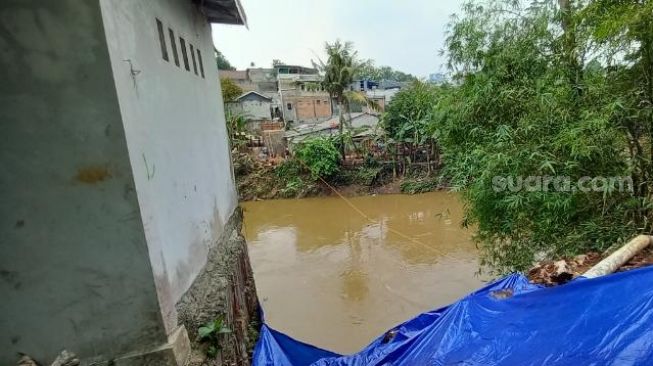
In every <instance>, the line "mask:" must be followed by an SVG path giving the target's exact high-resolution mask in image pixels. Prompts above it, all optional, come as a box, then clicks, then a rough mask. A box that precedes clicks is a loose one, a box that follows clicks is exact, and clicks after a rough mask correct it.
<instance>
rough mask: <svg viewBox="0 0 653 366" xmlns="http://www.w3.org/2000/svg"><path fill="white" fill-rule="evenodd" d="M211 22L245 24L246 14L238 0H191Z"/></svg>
mask: <svg viewBox="0 0 653 366" xmlns="http://www.w3.org/2000/svg"><path fill="white" fill-rule="evenodd" d="M191 1H192V2H193V3H194V4H196V5H197V7H198V8H199V9H200V11H201V12H202V13H203V14H204V15H205V16H206V18H207V19H208V21H209V22H211V23H222V24H239V25H244V26H247V16H246V15H245V11H244V10H243V6H242V5H241V4H240V0H191Z"/></svg>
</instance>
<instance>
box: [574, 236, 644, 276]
mask: <svg viewBox="0 0 653 366" xmlns="http://www.w3.org/2000/svg"><path fill="white" fill-rule="evenodd" d="M651 243H653V236H650V235H638V236H636V237H635V238H634V239H633V240H631V241H629V242H628V243H626V244H624V246H622V247H621V248H619V249H617V250H616V251H615V252H614V253H612V254H610V255H609V256H608V257H607V258H605V259H603V260H602V261H600V262H599V263H597V264H596V265H595V266H594V267H592V268H590V269H589V270H588V271H587V272H585V274H583V276H584V277H587V278H596V277H601V276H605V275H607V274H610V273H613V272H614V271H616V270H617V269H619V267H621V266H623V265H624V264H626V262H628V261H629V260H630V259H631V258H632V257H634V256H635V254H637V253H639V252H640V251H641V250H642V249H644V248H646V247H648V246H649V245H650V244H651Z"/></svg>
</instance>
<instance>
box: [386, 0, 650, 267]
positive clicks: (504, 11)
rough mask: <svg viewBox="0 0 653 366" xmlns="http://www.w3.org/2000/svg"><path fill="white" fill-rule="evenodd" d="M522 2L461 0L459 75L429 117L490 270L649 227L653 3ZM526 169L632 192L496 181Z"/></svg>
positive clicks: (455, 36)
mask: <svg viewBox="0 0 653 366" xmlns="http://www.w3.org/2000/svg"><path fill="white" fill-rule="evenodd" d="M519 4H520V3H519V2H513V1H493V2H490V3H484V4H482V5H481V4H480V3H468V4H466V5H465V6H464V13H463V14H462V16H461V17H457V18H455V19H454V20H453V22H452V23H451V25H450V28H449V36H448V39H447V44H446V54H447V55H448V59H449V67H450V69H451V72H452V73H453V74H454V80H455V82H454V85H452V86H444V87H440V88H439V90H438V91H437V93H436V94H437V96H434V97H433V99H432V100H433V104H434V105H435V107H434V108H433V110H432V111H431V120H430V123H431V124H432V125H433V127H434V131H435V134H436V135H437V137H438V141H439V144H440V146H441V147H442V150H443V153H444V160H445V166H446V168H445V169H446V171H445V174H446V175H447V176H448V177H449V178H450V179H451V181H452V183H453V184H454V186H455V187H456V188H458V189H460V190H461V191H462V192H463V196H464V199H465V201H466V203H467V221H466V223H467V224H469V225H473V226H475V227H476V228H477V240H478V242H479V244H480V246H481V248H482V249H483V251H484V254H485V255H484V263H485V264H488V265H491V266H492V267H494V268H495V269H498V270H500V271H507V270H512V269H524V268H525V267H527V266H529V265H530V264H531V263H532V261H533V258H534V257H535V256H536V255H545V256H549V257H558V256H563V255H570V254H575V253H578V252H582V251H587V250H603V249H606V248H607V247H608V246H610V245H611V244H613V243H615V242H617V241H619V240H624V239H627V238H629V237H630V236H632V235H634V234H635V233H636V232H638V231H650V230H651V219H652V217H651V212H652V210H653V201H652V199H651V192H652V190H653V182H652V178H653V177H652V175H653V170H652V165H651V164H652V158H653V151H652V150H651V141H652V140H653V113H652V111H653V23H652V22H653V16H652V14H653V2H651V1H645V2H640V1H614V0H597V1H594V2H592V3H591V4H590V5H587V6H583V5H581V4H580V3H576V2H573V3H571V2H568V1H566V0H561V1H560V2H559V4H558V3H557V2H553V1H544V2H541V1H540V2H533V3H532V4H530V5H529V6H528V7H525V8H522V7H520V6H519ZM560 6H562V8H560ZM415 103H418V104H419V102H418V101H417V100H416V102H415ZM396 129H397V127H394V130H396ZM529 176H558V177H569V178H570V181H571V182H576V181H577V180H578V179H580V178H582V177H616V176H626V177H630V178H631V179H632V182H633V187H634V189H633V191H632V192H630V191H619V189H617V188H618V187H617V186H616V185H614V184H604V185H602V186H600V187H598V188H599V191H592V192H584V191H581V190H574V189H570V190H567V191H564V190H555V191H545V190H537V189H533V190H526V189H524V190H520V191H512V190H503V191H500V190H497V189H495V188H496V187H495V185H494V184H495V183H496V179H497V177H529ZM572 188H573V187H572Z"/></svg>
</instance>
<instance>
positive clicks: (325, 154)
mask: <svg viewBox="0 0 653 366" xmlns="http://www.w3.org/2000/svg"><path fill="white" fill-rule="evenodd" d="M295 156H296V157H297V159H299V161H301V162H302V163H303V164H304V165H305V166H307V167H308V169H309V170H310V172H311V176H312V177H313V179H319V178H323V179H328V178H329V177H331V176H333V175H334V174H335V173H337V172H338V170H339V154H338V149H337V148H336V144H335V142H334V141H333V139H331V138H329V137H316V138H312V139H309V140H306V141H303V142H302V143H301V144H299V146H298V147H297V149H296V152H295Z"/></svg>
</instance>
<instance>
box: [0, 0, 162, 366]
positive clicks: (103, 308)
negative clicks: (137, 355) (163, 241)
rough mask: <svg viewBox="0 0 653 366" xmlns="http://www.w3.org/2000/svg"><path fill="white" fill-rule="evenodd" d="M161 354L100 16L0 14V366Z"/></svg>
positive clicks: (13, 6) (51, 8)
mask: <svg viewBox="0 0 653 366" xmlns="http://www.w3.org/2000/svg"><path fill="white" fill-rule="evenodd" d="M159 169H160V168H159ZM164 170H165V168H164ZM165 341H166V332H165V329H164V327H163V321H162V317H161V313H160V312H159V307H158V301H157V293H156V288H155V284H154V278H153V275H152V270H151V268H150V258H149V255H148V248H147V245H146V242H145V234H144V230H143V223H142V221H141V215H140V211H139V207H138V200H137V197H136V194H135V192H134V180H133V177H132V168H131V165H130V161H129V156H128V151H127V144H126V142H125V131H124V129H123V123H122V120H121V116H120V110H119V108H118V99H117V95H116V90H115V87H114V82H113V78H112V76H111V64H110V62H109V54H108V51H107V45H106V40H105V35H104V32H103V28H102V21H101V14H100V7H99V3H98V2H97V1H78V0H61V1H42V0H3V1H0V365H15V364H16V362H17V360H18V352H23V353H26V354H29V355H30V356H32V357H34V358H35V359H37V360H39V361H40V362H42V363H43V364H44V365H45V364H47V365H49V364H50V362H52V360H53V359H54V357H55V356H56V355H57V354H58V353H59V352H60V351H61V350H62V349H64V348H66V349H68V350H70V351H73V352H75V353H77V354H78V355H79V356H80V357H82V358H88V357H94V356H100V355H101V356H102V357H104V359H107V358H110V357H115V356H118V355H121V354H124V353H126V352H131V351H134V350H141V349H148V348H149V349H151V348H153V347H156V346H159V345H161V344H162V343H164V342H165Z"/></svg>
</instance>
